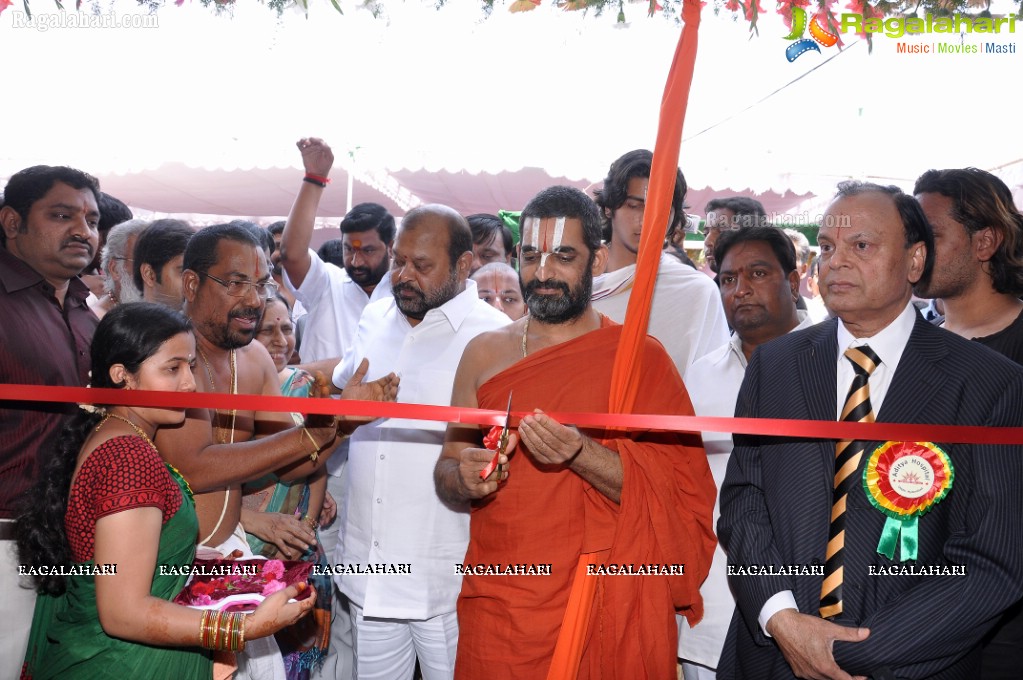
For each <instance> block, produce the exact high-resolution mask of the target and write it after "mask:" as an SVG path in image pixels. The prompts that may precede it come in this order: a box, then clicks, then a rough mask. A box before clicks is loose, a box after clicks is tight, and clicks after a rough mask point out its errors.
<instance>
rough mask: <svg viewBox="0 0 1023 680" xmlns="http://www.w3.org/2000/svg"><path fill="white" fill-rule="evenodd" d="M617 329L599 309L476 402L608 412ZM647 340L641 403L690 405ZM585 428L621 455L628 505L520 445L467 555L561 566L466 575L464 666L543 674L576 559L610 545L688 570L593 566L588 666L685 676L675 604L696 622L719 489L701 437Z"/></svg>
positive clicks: (684, 408) (487, 673) (635, 557)
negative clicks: (592, 323)
mask: <svg viewBox="0 0 1023 680" xmlns="http://www.w3.org/2000/svg"><path fill="white" fill-rule="evenodd" d="M621 331H622V327H621V326H619V325H617V324H614V322H612V321H610V320H608V319H606V318H603V319H602V327H601V328H600V329H599V330H596V331H593V332H591V333H588V334H586V335H584V336H581V337H579V338H576V339H574V340H570V341H568V342H565V343H562V344H560V345H556V346H554V347H549V348H547V349H544V350H541V351H538V352H536V353H535V354H531V355H530V356H528V357H526V358H525V359H523V360H521V361H519V362H517V363H516V364H514V365H513V366H511V367H509V368H507V369H506V370H504V371H502V372H501V373H498V374H497V375H495V376H494V377H493V378H491V379H490V380H488V381H487V382H486V383H485V384H483V385H482V386H481V387H480V389H479V391H478V394H477V398H478V402H479V406H480V408H489V409H496V410H503V409H504V408H505V406H506V404H507V401H508V394H509V392H513V400H512V410H513V411H517V412H531V411H532V410H533V409H534V408H541V409H543V410H544V411H546V412H548V413H553V412H568V413H571V412H596V413H604V412H606V411H607V404H608V393H609V390H610V384H611V365H612V362H613V359H614V352H615V348H616V347H617V345H618V343H619V339H620V336H621ZM644 351H645V356H644V361H643V376H642V384H643V385H645V386H646V387H645V388H644V389H643V391H642V393H641V394H640V396H639V398H638V399H637V402H636V406H635V409H634V410H633V412H634V413H649V414H666V415H692V414H693V410H692V405H691V403H690V401H689V396H688V394H687V393H686V390H685V387H684V386H683V384H682V379H681V378H680V377H679V374H678V372H677V371H676V370H675V366H674V364H673V363H672V361H671V358H670V357H669V356H668V354H667V353H666V352H665V350H664V348H663V347H662V346H661V345H660V343H658V342H657V340H655V339H653V338H650V337H648V338H647V339H646V345H645V347H644ZM583 432H584V434H586V435H588V436H590V437H592V438H593V439H595V440H596V441H597V442H599V443H601V444H602V445H604V446H606V447H608V448H610V449H612V450H614V451H616V452H618V454H619V456H620V457H621V461H622V467H623V482H622V491H621V504H620V505H619V504H616V503H614V502H613V501H611V500H610V499H608V498H607V497H605V496H604V495H603V494H601V493H600V492H599V491H597V490H596V489H595V488H594V487H593V486H591V485H590V484H589V483H588V482H586V481H585V480H583V478H582V477H580V476H579V475H577V474H576V473H575V472H572V471H571V470H569V469H568V468H567V467H563V466H548V465H543V464H540V463H538V462H536V461H535V460H534V459H533V458H532V456H531V455H530V454H529V452H528V450H526V448H525V446H524V445H523V444H522V443H520V444H519V446H518V448H517V449H516V451H515V452H514V453H513V454H512V456H511V458H510V460H509V467H508V470H509V477H508V480H507V481H506V482H505V483H503V484H502V485H501V488H500V489H499V490H498V491H497V492H496V493H494V494H492V495H491V496H488V497H487V498H485V499H482V500H481V501H477V502H475V503H474V504H473V508H472V515H471V521H470V537H469V548H468V550H467V552H466V558H465V564H466V565H502V567H501V568H502V569H503V568H505V567H507V566H509V565H521V564H526V565H530V564H536V565H547V564H549V565H551V567H550V571H551V574H550V575H549V576H528V575H525V576H524V575H507V576H505V575H500V576H497V575H474V574H466V575H465V576H464V579H463V583H462V590H461V594H460V595H459V600H458V620H459V640H458V656H457V660H456V666H455V677H456V678H460V679H463V680H469V679H472V678H482V677H486V678H491V679H494V680H497V679H500V678H509V679H517V678H544V677H545V676H546V674H547V671H548V668H549V666H550V661H551V655H552V653H553V651H554V645H555V642H556V640H557V636H558V630H559V629H560V627H561V622H562V618H563V616H564V613H565V608H566V604H567V602H568V596H569V591H570V589H571V586H572V580H573V578H575V572H576V566H577V563H578V561H579V558H580V556H581V555H583V554H585V553H594V552H602V551H603V553H604V556H603V559H602V560H601V562H602V563H603V564H606V565H623V564H624V565H635V567H636V568H639V567H640V566H642V565H658V566H660V565H664V566H665V567H667V566H668V565H685V566H684V574H681V575H675V576H663V575H657V576H624V575H614V576H611V575H607V576H591V577H590V578H599V579H600V582H599V583H598V585H597V589H596V601H595V603H594V607H593V611H592V614H591V617H590V621H589V626H588V633H587V641H586V645H585V647H584V651H583V658H582V665H581V667H580V672H579V677H580V678H587V677H598V675H599V677H601V678H605V679H611V678H623V679H624V678H637V677H643V678H675V675H676V657H675V650H676V645H677V634H678V632H677V627H676V624H675V619H674V614H675V612H676V610H678V611H679V612H680V613H682V614H684V615H685V616H686V617H687V618H688V619H689V621H690V623H692V624H695V623H696V622H697V621H698V620H699V618H700V616H701V614H702V602H701V599H700V592H699V588H700V584H701V583H702V582H703V580H704V578H706V576H707V572H708V569H709V567H710V561H711V556H712V553H713V550H714V545H715V538H714V534H713V529H712V520H711V516H712V510H713V505H714V496H715V493H716V490H715V486H714V481H713V478H712V477H711V473H710V468H709V466H708V464H707V457H706V455H705V453H704V451H703V446H702V442H701V440H700V436H699V434H698V433H675V432H649V431H646V432H643V431H632V432H625V431H622V430H595V429H592V428H588V429H584V430H583Z"/></svg>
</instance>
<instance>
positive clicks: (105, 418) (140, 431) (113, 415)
mask: <svg viewBox="0 0 1023 680" xmlns="http://www.w3.org/2000/svg"><path fill="white" fill-rule="evenodd" d="M111 418H116V419H117V420H120V421H121V422H123V423H127V425H128V427H130V428H131V429H133V430H135V434H137V435H138V436H140V437H142V438H143V439H144V440H145V441H146V443H147V444H149V446H151V447H152V448H153V450H154V451H156V453H157V454H159V453H160V450H159V449H157V448H156V444H154V443H153V440H152V439H150V438H149V435H148V434H146V433H145V431H144V430H143V429H142V428H141V427H139V426H138V425H136V424H135V423H134V422H132V421H131V420H129V419H128V418H125V417H124V416H119V415H117V414H116V413H108V414H106V415H105V416H103V420H101V421H99V425H97V426H96V430H95V431H96V432H98V431H99V429H100V428H101V427H103V425H104V424H105V423H106V422H107V421H108V420H110V419H111ZM161 458H162V456H161ZM164 465H166V466H167V467H169V468H170V469H171V470H173V471H174V473H175V474H176V475H177V476H178V477H181V481H182V482H184V483H185V491H187V492H188V497H189V498H192V497H193V496H194V494H193V493H192V485H191V484H189V483H188V480H187V479H185V477H184V476H183V475H182V474H181V472H180V471H179V470H178V469H177V468H176V467H174V466H173V465H171V464H170V463H168V462H167V461H164Z"/></svg>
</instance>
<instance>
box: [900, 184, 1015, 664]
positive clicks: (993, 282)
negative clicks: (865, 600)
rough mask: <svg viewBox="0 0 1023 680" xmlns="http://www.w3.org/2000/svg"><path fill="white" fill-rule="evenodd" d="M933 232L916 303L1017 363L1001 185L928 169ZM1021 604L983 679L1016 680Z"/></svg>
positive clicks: (919, 193) (922, 188) (1011, 210)
mask: <svg viewBox="0 0 1023 680" xmlns="http://www.w3.org/2000/svg"><path fill="white" fill-rule="evenodd" d="M913 193H914V194H915V195H916V198H917V201H919V203H920V206H921V207H922V208H923V211H924V214H925V215H926V216H927V220H928V221H929V222H930V223H931V226H932V227H933V228H934V247H935V259H934V273H933V274H932V276H931V279H930V281H929V282H928V283H927V285H925V286H918V287H917V289H916V291H915V292H916V294H917V295H918V296H920V297H926V298H937V299H940V300H941V302H942V303H943V304H944V308H945V320H944V323H943V324H942V325H943V326H944V328H946V329H947V330H950V331H952V332H953V333H955V334H956V335H961V336H962V337H964V338H970V339H973V340H976V341H977V342H979V343H981V344H983V345H987V346H988V347H990V348H991V349H993V350H995V351H996V352H998V353H999V354H1002V355H1004V356H1006V357H1008V358H1010V359H1012V360H1013V361H1015V362H1016V363H1018V364H1023V302H1020V299H1019V298H1020V296H1021V295H1023V215H1020V213H1019V211H1018V210H1017V209H1016V206H1015V205H1014V204H1013V202H1012V192H1010V191H1009V187H1007V186H1006V185H1005V183H1004V182H1002V180H1000V179H998V178H997V177H995V176H994V175H992V174H991V173H989V172H984V171H983V170H978V169H976V168H964V169H954V170H928V171H927V172H925V173H924V174H923V175H921V176H920V178H919V179H917V181H916V186H915V187H914V189H913ZM1020 667H1023V603H1017V604H1016V605H1015V606H1013V607H1011V608H1010V609H1009V610H1008V611H1007V612H1005V614H1004V615H1003V618H1002V621H1001V623H1000V624H999V625H998V626H996V627H995V629H994V630H993V631H992V632H991V633H990V634H989V635H988V637H987V641H986V644H985V646H984V649H983V657H982V668H981V670H982V674H981V678H982V680H994V679H996V678H1018V677H1019V669H1020Z"/></svg>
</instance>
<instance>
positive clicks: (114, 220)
mask: <svg viewBox="0 0 1023 680" xmlns="http://www.w3.org/2000/svg"><path fill="white" fill-rule="evenodd" d="M76 188H78V187H76ZM97 205H99V233H101V234H105V233H107V232H108V231H110V230H111V229H113V228H114V227H116V226H117V225H118V224H120V223H121V222H127V221H128V220H130V219H134V218H135V215H134V214H132V212H131V209H130V208H128V206H126V205H125V204H124V203H123V202H121V201H120V200H119V199H116V198H114V197H113V196H111V195H110V194H108V193H104V192H102V191H101V192H100V194H99V201H97Z"/></svg>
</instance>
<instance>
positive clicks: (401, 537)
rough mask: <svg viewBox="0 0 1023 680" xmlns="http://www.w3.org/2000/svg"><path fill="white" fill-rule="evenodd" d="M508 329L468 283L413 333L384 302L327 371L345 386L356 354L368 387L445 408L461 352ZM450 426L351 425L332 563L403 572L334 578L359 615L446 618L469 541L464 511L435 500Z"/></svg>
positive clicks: (369, 310) (366, 316)
mask: <svg viewBox="0 0 1023 680" xmlns="http://www.w3.org/2000/svg"><path fill="white" fill-rule="evenodd" d="M508 323H509V319H508V317H507V316H505V315H504V314H502V313H501V312H499V311H497V310H496V309H494V308H493V307H491V306H490V305H488V304H487V303H486V302H484V301H483V300H480V299H479V295H478V293H477V292H476V283H475V282H474V281H471V280H470V281H466V284H465V290H464V291H463V292H461V293H459V294H458V295H456V296H455V297H454V298H452V299H451V300H449V301H448V302H446V303H445V304H443V305H442V306H440V307H438V308H437V309H431V310H430V311H429V312H427V313H426V316H425V317H424V318H423V320H422V321H421V322H419V324H418V325H416V326H415V327H413V326H411V325H409V322H408V319H406V318H405V315H403V314H402V313H401V312H400V311H399V310H398V308H397V306H396V305H395V303H394V299H393V298H392V297H389V298H388V299H386V300H379V301H377V302H373V303H370V304H369V305H367V307H366V309H365V311H364V312H363V315H362V319H361V320H360V321H359V329H358V332H357V334H356V337H355V341H354V343H353V345H352V347H351V348H350V350H349V351H348V352H347V353H346V354H345V358H344V360H343V361H342V362H341V364H339V365H338V367H337V369H335V371H334V384H335V385H344V383H345V382H346V381H347V380H348V378H349V377H351V375H352V373H353V372H354V371H355V368H356V365H357V362H358V361H359V360H361V359H362V357H367V358H368V359H369V374H368V375H367V379H368V380H374V379H376V378H379V377H381V376H383V375H386V374H387V373H388V372H390V371H395V372H396V373H398V374H399V375H400V376H401V385H400V387H399V388H398V401H399V402H401V403H407V404H434V405H440V406H447V405H450V404H451V391H452V388H453V387H454V381H455V369H456V368H457V367H458V362H459V361H460V360H461V358H462V351H463V350H464V349H465V346H466V345H467V344H468V343H469V341H470V340H472V339H473V338H474V337H476V336H477V335H479V334H480V333H483V332H486V331H490V330H494V329H496V328H500V327H501V326H505V325H507V324H508ZM446 429H447V424H446V423H442V422H433V421H420V420H399V419H393V418H392V419H383V420H376V421H374V422H372V423H370V424H368V425H363V426H362V427H360V428H358V429H357V430H356V431H355V433H354V434H353V435H352V437H351V439H350V440H349V441H350V445H349V449H348V487H347V489H346V494H345V498H344V503H343V504H342V507H341V510H340V517H339V519H338V521H339V522H340V533H339V537H338V544H337V549H336V551H335V553H334V562H335V563H338V564H342V563H343V564H346V565H349V564H361V565H367V564H369V565H376V564H394V565H400V564H407V565H410V570H411V573H410V574H369V575H367V574H361V575H351V574H344V575H340V576H338V575H335V577H334V578H335V581H336V582H337V584H338V587H339V588H340V589H341V592H343V593H344V594H345V595H347V596H348V597H349V598H350V599H351V600H352V601H353V602H355V603H356V604H357V605H359V606H360V607H362V608H363V610H364V614H365V616H373V617H380V618H388V619H420V620H422V619H428V618H431V617H434V616H437V615H440V614H445V613H448V612H453V611H454V610H455V602H456V600H457V599H458V592H459V590H460V589H461V586H462V577H461V576H460V575H457V574H456V573H455V568H454V565H455V564H460V563H461V562H462V560H463V559H465V550H466V548H467V546H468V544H469V505H468V503H466V504H465V505H460V506H458V507H453V506H448V505H445V504H444V503H443V502H441V500H440V498H439V497H438V496H437V489H436V487H435V485H434V482H433V468H434V465H436V463H437V459H438V458H439V457H440V452H441V447H442V445H443V443H444V433H445V430H446Z"/></svg>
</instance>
